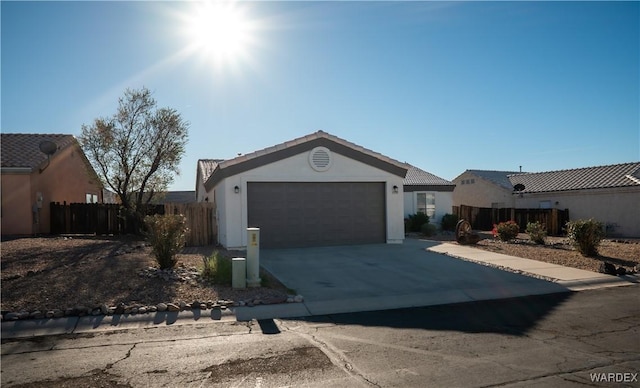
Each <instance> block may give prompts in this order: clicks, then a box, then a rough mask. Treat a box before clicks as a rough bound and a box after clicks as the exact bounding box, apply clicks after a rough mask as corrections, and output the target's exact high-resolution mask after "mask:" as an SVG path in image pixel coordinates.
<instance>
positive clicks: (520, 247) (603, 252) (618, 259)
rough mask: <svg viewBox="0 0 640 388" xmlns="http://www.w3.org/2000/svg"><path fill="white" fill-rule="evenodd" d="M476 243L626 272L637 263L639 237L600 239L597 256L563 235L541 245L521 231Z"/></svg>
mask: <svg viewBox="0 0 640 388" xmlns="http://www.w3.org/2000/svg"><path fill="white" fill-rule="evenodd" d="M477 247H478V248H480V249H484V250H488V251H492V252H497V253H503V254H505V255H511V256H517V257H524V258H527V259H532V260H539V261H544V262H547V263H553V264H559V265H564V266H566V267H573V268H579V269H585V270H587V271H593V272H599V269H600V266H601V265H602V263H610V264H613V265H615V266H616V267H624V268H625V269H626V270H627V272H634V271H636V270H637V269H638V267H640V241H638V240H609V239H607V240H603V241H602V243H601V244H600V246H599V248H598V256H597V257H584V256H582V255H581V254H580V253H579V252H578V251H576V250H575V249H574V248H573V247H572V246H571V244H570V242H569V240H568V239H567V238H564V237H547V239H546V242H545V244H544V245H537V244H535V243H534V242H532V241H531V240H529V237H528V236H527V235H526V234H522V233H521V234H520V235H518V238H517V239H515V240H514V241H512V242H502V241H499V240H494V239H484V240H482V241H480V242H478V244H477ZM634 268H635V269H634Z"/></svg>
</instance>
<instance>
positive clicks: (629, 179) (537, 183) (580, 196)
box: [453, 162, 640, 237]
mask: <svg viewBox="0 0 640 388" xmlns="http://www.w3.org/2000/svg"><path fill="white" fill-rule="evenodd" d="M453 182H454V183H456V188H455V190H454V191H453V204H454V206H460V205H468V206H475V207H492V208H516V209H540V208H541V209H552V208H556V209H562V210H564V209H568V210H569V218H570V219H571V220H577V219H588V218H594V219H596V220H598V221H601V222H603V223H605V224H606V225H607V232H608V233H609V234H610V235H618V236H624V237H640V221H639V220H640V206H639V204H640V162H633V163H623V164H615V165H608V166H598V167H586V168H576V169H570V170H560V171H548V172H539V173H520V172H506V171H484V170H467V171H465V172H464V173H462V174H461V175H460V176H458V177H457V178H455V179H454V180H453ZM518 184H520V185H523V186H524V189H522V187H519V188H521V189H522V190H521V191H515V189H514V188H515V186H516V185H518Z"/></svg>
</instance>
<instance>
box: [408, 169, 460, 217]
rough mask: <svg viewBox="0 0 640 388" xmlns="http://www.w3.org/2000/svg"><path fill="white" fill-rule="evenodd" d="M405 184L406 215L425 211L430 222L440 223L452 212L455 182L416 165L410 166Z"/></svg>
mask: <svg viewBox="0 0 640 388" xmlns="http://www.w3.org/2000/svg"><path fill="white" fill-rule="evenodd" d="M403 186H404V215H405V217H407V216H409V215H411V214H416V213H425V214H426V215H428V216H429V222H431V223H432V224H440V223H441V221H442V216H444V215H445V214H447V213H451V212H452V210H451V209H452V206H453V195H452V194H453V192H454V188H455V187H456V185H455V184H453V183H452V182H449V181H448V180H445V179H442V178H440V177H437V176H435V175H433V174H431V173H429V172H426V171H424V170H421V169H419V168H417V167H414V166H409V170H408V172H407V175H406V177H405V178H404V181H403Z"/></svg>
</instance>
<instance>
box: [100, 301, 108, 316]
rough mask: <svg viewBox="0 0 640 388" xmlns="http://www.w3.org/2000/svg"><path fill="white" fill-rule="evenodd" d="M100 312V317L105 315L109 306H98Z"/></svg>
mask: <svg viewBox="0 0 640 388" xmlns="http://www.w3.org/2000/svg"><path fill="white" fill-rule="evenodd" d="M100 312H101V313H102V315H107V313H108V312H109V306H107V305H106V304H104V303H103V304H101V305H100Z"/></svg>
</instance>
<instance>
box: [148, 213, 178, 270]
mask: <svg viewBox="0 0 640 388" xmlns="http://www.w3.org/2000/svg"><path fill="white" fill-rule="evenodd" d="M144 223H145V226H146V229H147V230H146V233H145V234H146V237H147V240H148V241H149V244H151V249H152V250H153V255H154V256H155V258H156V261H157V262H158V265H159V266H160V268H161V269H169V268H173V267H175V265H176V263H177V262H178V260H177V259H176V255H177V254H178V252H180V250H181V249H182V248H183V247H184V243H185V238H186V235H187V232H188V229H187V227H186V219H185V217H184V216H183V215H178V214H176V215H173V214H170V215H154V216H147V217H145V218H144Z"/></svg>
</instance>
